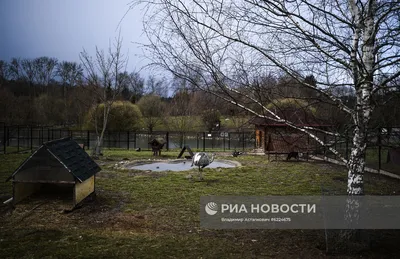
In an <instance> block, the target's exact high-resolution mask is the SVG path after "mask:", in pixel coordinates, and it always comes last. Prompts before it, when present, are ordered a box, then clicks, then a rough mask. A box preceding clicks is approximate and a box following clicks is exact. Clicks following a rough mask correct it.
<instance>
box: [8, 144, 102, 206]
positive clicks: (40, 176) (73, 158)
mask: <svg viewBox="0 0 400 259" xmlns="http://www.w3.org/2000/svg"><path fill="white" fill-rule="evenodd" d="M100 170H101V168H100V167H99V166H98V165H97V164H96V162H94V161H93V160H92V159H91V158H90V156H89V155H88V154H87V153H86V152H85V151H84V150H83V149H82V148H81V147H80V146H79V145H78V143H76V142H75V141H74V140H72V139H71V138H63V139H59V140H54V141H49V142H46V143H43V145H42V146H40V147H39V148H38V149H37V150H36V151H34V152H33V153H32V155H31V156H30V157H28V158H27V159H26V160H25V161H24V162H23V163H22V164H21V165H20V166H19V167H18V168H17V170H15V172H14V173H13V174H12V175H11V176H10V177H9V178H8V179H7V181H9V180H12V182H13V203H14V204H16V203H18V202H20V201H21V200H23V199H25V198H26V197H28V196H30V195H32V194H33V193H35V192H37V191H39V190H40V189H41V188H42V187H44V186H48V185H52V186H56V188H61V187H70V188H67V190H69V191H70V192H71V193H70V194H68V195H70V197H71V208H73V207H75V206H76V205H77V204H78V203H80V202H81V201H82V200H83V199H85V198H86V197H88V196H89V195H90V194H93V193H94V192H95V175H96V173H98V172H99V171H100Z"/></svg>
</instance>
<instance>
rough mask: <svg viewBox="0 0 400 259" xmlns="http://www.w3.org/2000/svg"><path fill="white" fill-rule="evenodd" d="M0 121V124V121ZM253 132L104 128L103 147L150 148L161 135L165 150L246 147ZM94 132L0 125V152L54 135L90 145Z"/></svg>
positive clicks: (17, 149)
mask: <svg viewBox="0 0 400 259" xmlns="http://www.w3.org/2000/svg"><path fill="white" fill-rule="evenodd" d="M0 125H1V124H0ZM254 134H255V133H254V132H246V131H240V132H211V133H208V132H171V131H169V132H168V131H163V132H152V133H151V134H150V133H148V132H142V131H124V132H122V131H120V132H111V131H109V132H105V135H104V140H103V148H106V149H107V148H121V149H127V150H129V149H136V148H141V149H143V150H150V149H151V148H150V145H149V144H148V143H149V142H150V141H151V140H152V139H154V138H159V137H161V138H163V139H164V140H165V141H166V145H165V148H166V149H167V150H169V149H174V148H182V147H183V146H185V145H189V146H190V147H192V148H196V149H198V150H204V151H205V150H210V149H211V150H217V149H218V150H224V151H225V150H248V149H254V147H255V135H254ZM96 136H97V135H96V132H95V131H90V130H68V129H62V128H51V127H35V126H5V125H3V126H2V127H1V128H0V153H4V154H6V153H18V152H24V151H29V150H30V151H32V150H34V149H36V148H37V147H39V146H40V145H41V144H42V143H44V142H47V141H51V140H54V139H60V138H64V137H71V138H72V139H74V140H75V141H77V142H78V143H80V144H84V145H85V147H86V148H87V149H91V148H93V147H94V145H95V142H96V138H97V137H96Z"/></svg>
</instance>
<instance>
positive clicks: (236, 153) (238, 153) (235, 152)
mask: <svg viewBox="0 0 400 259" xmlns="http://www.w3.org/2000/svg"><path fill="white" fill-rule="evenodd" d="M242 154H243V152H239V151H236V150H235V151H233V153H232V156H233V157H238V156H240V155H242Z"/></svg>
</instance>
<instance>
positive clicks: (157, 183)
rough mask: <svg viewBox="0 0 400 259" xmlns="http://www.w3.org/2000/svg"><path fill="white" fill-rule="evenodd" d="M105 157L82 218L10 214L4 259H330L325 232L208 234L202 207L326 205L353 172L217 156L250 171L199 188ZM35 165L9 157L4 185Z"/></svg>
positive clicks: (49, 209) (0, 233)
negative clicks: (287, 202)
mask: <svg viewBox="0 0 400 259" xmlns="http://www.w3.org/2000/svg"><path fill="white" fill-rule="evenodd" d="M104 152H105V153H104V156H103V157H102V158H101V160H99V161H98V163H99V164H100V165H101V167H102V169H103V170H102V171H101V172H100V173H99V174H98V175H97V178H96V190H97V197H96V199H95V200H94V201H86V202H84V204H83V206H82V207H81V208H79V209H76V210H75V211H73V212H71V213H68V214H65V213H62V212H61V209H60V207H59V204H58V203H57V201H54V200H49V201H46V202H44V203H43V201H40V200H35V199H28V200H27V201H25V202H22V204H19V205H17V207H16V209H15V210H10V209H8V208H7V207H5V206H3V205H1V207H0V250H1V258H15V257H16V258H44V257H46V258H96V257H97V258H116V257H117V258H325V254H324V249H323V248H324V245H325V243H324V231H323V230H210V229H201V228H200V227H199V225H200V222H199V221H200V218H199V201H200V197H201V196H205V195H256V196H262V195H320V194H321V186H324V188H327V189H329V190H331V191H332V192H334V193H335V194H345V193H346V181H347V177H346V170H345V169H344V168H342V167H338V166H334V165H330V164H324V163H317V162H310V163H307V162H294V161H293V162H285V161H281V162H268V161H267V160H266V157H265V156H239V157H237V158H233V157H231V156H226V157H222V156H223V154H222V153H218V154H217V155H218V156H219V157H220V158H224V159H231V160H235V161H238V162H240V163H241V164H242V167H237V168H233V169H207V168H206V169H205V171H204V172H205V173H204V177H205V180H204V181H191V180H189V179H187V177H186V176H187V175H188V174H190V173H195V171H192V172H191V171H186V172H144V171H137V170H131V169H129V170H128V169H115V164H116V163H118V162H119V161H121V159H129V160H131V161H135V160H146V161H148V160H149V159H153V157H152V156H151V152H148V151H145V152H134V151H127V150H105V151H104ZM177 155H178V152H177V151H170V152H163V156H162V157H161V159H173V158H176V156H177ZM226 155H227V153H226ZM26 157H27V154H12V155H0V161H1V163H0V179H4V180H5V179H6V178H7V177H8V176H9V175H10V174H11V173H12V172H13V171H14V170H15V169H16V168H17V167H18V165H19V164H20V163H21V162H22V161H23V160H24V159H25V158H26ZM399 183H400V182H399V181H397V180H393V179H390V178H386V177H382V176H379V175H370V174H367V175H366V177H365V190H366V193H367V194H377V195H382V194H396V193H398V192H399V191H400V185H399ZM0 188H1V192H0V197H2V198H3V200H5V199H6V198H8V197H10V195H11V184H10V183H9V182H8V183H4V181H1V184H0ZM3 200H1V201H3ZM398 236H399V234H398V232H394V233H391V235H389V237H388V238H387V239H382V240H378V241H377V242H378V243H376V246H377V248H375V250H374V249H372V250H371V251H368V252H365V253H363V254H362V255H363V257H369V256H371V257H373V258H382V257H379V255H386V254H388V255H390V256H392V258H394V257H393V256H394V255H395V254H396V253H397V252H399V248H398V245H395V244H397V243H398V239H397V237H398ZM392 243H393V245H391V244H392ZM374 256H375V257H374ZM340 258H346V257H340ZM349 258H350V257H349ZM388 258H389V257H388Z"/></svg>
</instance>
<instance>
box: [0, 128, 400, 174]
mask: <svg viewBox="0 0 400 259" xmlns="http://www.w3.org/2000/svg"><path fill="white" fill-rule="evenodd" d="M316 135H317V137H319V138H320V139H321V140H322V141H323V142H324V143H326V145H320V144H319V143H318V142H316V141H314V140H313V139H312V138H310V137H309V136H306V137H305V138H306V139H307V140H305V142H306V144H305V145H306V146H307V149H309V150H308V151H307V152H308V153H309V154H311V155H315V156H320V157H328V158H331V159H336V160H340V158H341V157H340V156H342V157H343V158H345V159H348V158H349V156H350V152H351V149H352V135H351V133H350V132H348V133H345V134H342V135H341V136H334V135H328V134H325V133H322V132H317V133H316ZM64 137H72V138H73V139H74V140H75V141H77V142H78V143H80V144H83V145H84V146H85V148H86V149H91V148H93V147H94V146H95V143H96V140H97V134H96V132H94V131H88V130H69V129H65V128H55V127H38V126H26V125H16V126H7V125H5V124H4V123H1V122H0V153H4V154H7V153H18V152H26V151H28V152H29V151H33V150H35V149H36V148H38V147H39V146H40V145H41V144H42V143H44V142H46V141H50V140H54V139H60V138H64ZM154 138H163V139H164V140H165V141H166V145H165V149H167V150H170V149H180V148H183V147H184V146H185V145H188V146H190V147H191V148H192V149H195V150H199V151H207V150H215V151H231V150H243V151H249V150H253V149H255V148H256V135H255V132H254V131H235V132H168V131H163V132H152V133H148V132H142V131H124V132H123V131H120V132H111V131H109V132H105V135H104V140H103V148H106V149H113V148H118V149H127V150H130V149H137V148H140V149H142V150H150V149H151V146H150V144H149V142H150V141H151V140H152V139H154ZM367 139H368V143H367V151H366V155H365V159H366V164H367V166H368V167H371V168H374V169H377V170H381V169H382V170H385V171H389V172H392V173H399V174H400V128H379V129H373V130H370V131H369V133H368V138H367ZM330 147H331V148H332V149H334V150H336V151H338V153H339V155H338V154H335V153H334V152H332V151H331V150H330Z"/></svg>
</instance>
